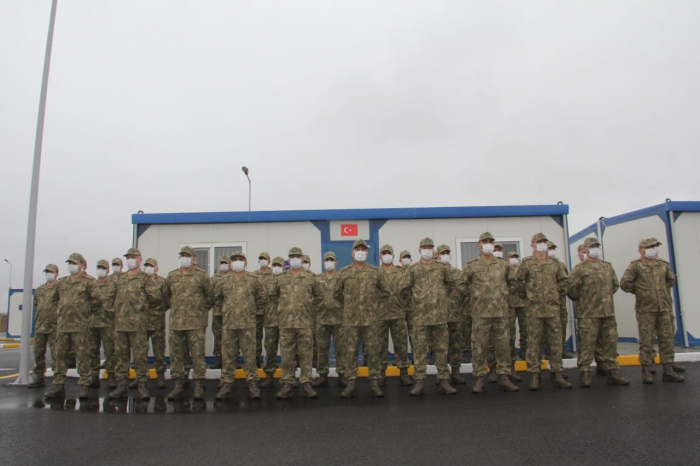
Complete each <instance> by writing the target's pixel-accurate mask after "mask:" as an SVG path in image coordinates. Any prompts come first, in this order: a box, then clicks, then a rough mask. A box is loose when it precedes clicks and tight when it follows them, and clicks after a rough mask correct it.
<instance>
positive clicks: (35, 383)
mask: <svg viewBox="0 0 700 466" xmlns="http://www.w3.org/2000/svg"><path fill="white" fill-rule="evenodd" d="M45 386H46V379H45V378H44V374H41V375H36V374H35V375H34V380H32V381H31V382H29V383H28V384H27V388H39V387H45Z"/></svg>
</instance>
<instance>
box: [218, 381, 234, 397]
mask: <svg viewBox="0 0 700 466" xmlns="http://www.w3.org/2000/svg"><path fill="white" fill-rule="evenodd" d="M232 385H233V384H232V383H231V382H225V383H222V384H221V388H220V389H219V391H218V392H216V395H214V398H216V399H217V400H225V399H226V398H228V395H229V394H230V393H231V387H232Z"/></svg>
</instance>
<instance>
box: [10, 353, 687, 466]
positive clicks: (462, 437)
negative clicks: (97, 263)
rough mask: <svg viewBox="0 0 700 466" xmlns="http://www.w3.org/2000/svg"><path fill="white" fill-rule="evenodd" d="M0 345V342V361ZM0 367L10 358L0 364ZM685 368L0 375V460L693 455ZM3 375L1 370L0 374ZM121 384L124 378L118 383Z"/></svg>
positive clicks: (537, 459) (513, 460)
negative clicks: (262, 377)
mask: <svg viewBox="0 0 700 466" xmlns="http://www.w3.org/2000/svg"><path fill="white" fill-rule="evenodd" d="M8 356H9V355H8V354H6V352H5V351H3V352H0V364H2V363H3V362H5V363H6V364H8V363H9V362H8V361H6V360H5V358H7V357H8ZM2 367H10V366H8V365H2ZM686 367H688V372H687V373H686V376H687V379H688V380H687V381H686V382H685V383H682V384H670V383H662V382H661V371H660V368H659V371H658V372H657V374H656V376H655V383H654V384H653V385H642V383H641V380H640V369H639V367H625V368H623V369H622V371H621V372H622V374H623V375H624V376H627V377H629V378H630V379H631V384H630V386H628V387H613V386H608V385H606V383H605V381H606V379H605V378H604V377H594V381H593V383H594V386H593V388H591V389H582V388H580V387H578V374H577V372H576V371H574V370H569V371H567V372H568V374H569V376H570V381H572V382H573V383H574V384H575V386H574V389H573V390H556V389H554V388H552V386H551V383H550V381H549V377H548V375H549V373H548V372H544V373H543V381H542V389H541V390H540V391H538V392H529V391H527V390H524V387H523V386H524V385H525V382H522V383H520V384H519V385H520V386H521V387H523V389H522V390H523V391H521V392H519V393H512V394H511V393H505V392H502V391H500V390H498V388H497V386H496V385H495V384H488V386H487V392H486V393H484V394H482V395H472V394H471V393H470V391H469V390H470V389H471V385H472V383H473V379H471V377H469V378H468V381H469V382H468V384H467V385H466V386H465V385H460V386H458V389H459V393H458V394H457V395H455V396H446V395H441V394H440V393H439V392H438V390H437V386H435V384H434V382H435V378H434V377H429V378H428V383H427V385H426V395H425V396H423V397H417V398H412V397H410V396H409V395H408V390H409V388H407V387H401V386H400V385H399V382H398V378H389V379H388V381H387V387H386V396H385V397H384V398H373V397H372V396H371V395H370V392H369V382H368V381H367V380H366V379H361V380H360V381H359V384H358V388H359V390H358V395H357V397H356V398H354V399H351V400H343V399H340V398H339V394H340V389H339V388H338V387H336V386H335V385H336V381H335V379H332V381H331V387H329V388H321V389H319V390H318V391H319V394H320V397H319V398H318V399H315V400H309V399H305V398H303V397H302V395H301V390H300V389H297V390H295V394H294V396H293V397H292V398H291V399H288V400H281V401H280V400H276V399H275V391H276V389H267V390H261V391H262V395H263V397H262V399H261V400H257V401H252V400H249V399H248V397H247V391H246V387H245V383H244V382H243V381H242V380H237V381H236V383H235V384H234V387H235V388H234V390H233V393H232V396H231V398H230V399H229V400H227V401H225V402H217V401H215V400H214V394H215V393H216V389H217V381H215V380H209V381H207V389H206V399H205V400H204V401H202V402H198V401H194V400H192V399H191V396H192V384H190V386H191V387H190V389H189V392H188V396H189V397H188V398H185V399H183V400H181V401H177V402H172V401H168V400H167V399H165V398H164V397H165V395H166V393H167V392H168V391H169V390H170V389H171V388H172V382H168V389H167V390H158V389H157V388H156V387H155V382H149V389H150V391H151V394H152V395H153V397H152V398H151V399H150V400H147V401H141V400H137V399H135V398H133V397H132V398H128V399H123V400H117V401H111V400H109V399H107V398H106V396H107V393H108V391H109V389H108V388H107V387H106V385H103V387H102V388H100V389H99V390H98V389H95V390H92V393H93V398H90V399H87V400H76V399H75V398H76V397H77V393H78V387H77V385H76V383H75V382H76V381H75V379H71V380H69V382H68V384H67V395H68V397H67V399H65V400H57V401H48V400H44V399H43V393H44V391H45V390H47V389H48V388H49V387H47V388H45V389H27V388H19V387H13V388H9V387H7V386H0V464H8V465H9V464H11V465H18V464H19V465H21V464H37V463H42V462H47V463H48V462H51V463H54V464H61V463H69V462H70V463H77V464H84V463H92V464H107V465H111V464H114V465H117V464H127V463H137V462H138V463H139V464H160V465H162V464H169V463H173V462H177V463H178V464H193V463H194V464H197V463H200V464H202V463H203V464H207V465H213V464H231V463H244V464H251V463H260V464H272V463H274V464H338V463H343V464H365V465H366V464H382V463H383V464H397V463H398V464H438V463H446V464H464V463H470V464H559V465H560V464H563V463H566V462H569V463H572V464H596V465H599V464H640V463H643V464H653V463H662V464H676V463H686V464H688V463H690V464H697V463H698V461H699V460H698V458H699V457H700V447H699V446H698V441H697V439H698V435H699V434H700V418H699V416H698V414H699V413H700V391H699V390H698V387H699V386H700V363H691V364H686ZM8 381H9V380H2V381H0V382H2V383H5V382H8ZM131 394H132V395H133V396H135V395H136V391H135V390H131Z"/></svg>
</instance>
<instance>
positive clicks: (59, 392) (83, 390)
mask: <svg viewBox="0 0 700 466" xmlns="http://www.w3.org/2000/svg"><path fill="white" fill-rule="evenodd" d="M66 262H67V263H68V273H69V274H70V275H69V276H68V277H64V278H61V279H60V280H59V281H58V285H56V286H57V287H58V308H57V311H56V312H57V314H58V320H57V322H58V335H57V338H56V357H55V361H54V363H53V367H54V378H53V388H52V389H51V390H49V391H48V392H46V393H45V395H44V396H46V398H49V399H50V398H59V397H65V396H66V390H65V387H64V385H65V383H66V371H67V370H68V359H69V357H70V351H71V347H73V348H75V349H76V351H77V356H78V363H77V365H78V374H79V375H80V378H79V380H78V385H79V386H80V398H86V397H87V396H88V394H89V389H90V351H89V348H88V342H87V334H88V318H89V316H90V314H91V313H92V312H94V311H95V310H96V309H97V308H98V307H99V306H100V297H99V293H98V292H97V286H96V284H95V279H94V278H92V277H91V276H89V275H87V274H86V273H85V269H84V267H83V265H82V264H84V263H85V258H84V257H83V256H82V254H79V253H77V252H74V253H73V254H71V255H70V256H69V257H68V260H67V261H66Z"/></svg>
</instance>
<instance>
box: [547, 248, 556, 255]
mask: <svg viewBox="0 0 700 466" xmlns="http://www.w3.org/2000/svg"><path fill="white" fill-rule="evenodd" d="M547 255H548V256H549V257H557V251H555V250H554V249H550V250H549V251H547Z"/></svg>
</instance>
